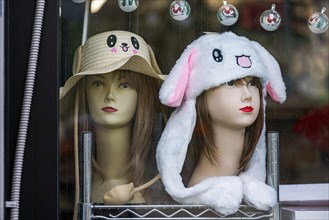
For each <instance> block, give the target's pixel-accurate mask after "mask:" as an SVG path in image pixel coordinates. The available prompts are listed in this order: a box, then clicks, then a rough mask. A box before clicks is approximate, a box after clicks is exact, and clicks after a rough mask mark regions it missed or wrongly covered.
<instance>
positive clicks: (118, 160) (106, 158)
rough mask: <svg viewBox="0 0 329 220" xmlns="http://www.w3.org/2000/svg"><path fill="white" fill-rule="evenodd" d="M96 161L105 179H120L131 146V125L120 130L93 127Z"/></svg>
mask: <svg viewBox="0 0 329 220" xmlns="http://www.w3.org/2000/svg"><path fill="white" fill-rule="evenodd" d="M95 134H96V161H97V164H98V166H99V168H100V169H101V170H102V172H103V173H105V179H117V178H120V177H122V171H123V169H124V168H125V166H126V165H127V163H128V160H129V152H130V145H131V125H127V126H125V127H120V128H109V127H105V126H101V125H96V126H95Z"/></svg>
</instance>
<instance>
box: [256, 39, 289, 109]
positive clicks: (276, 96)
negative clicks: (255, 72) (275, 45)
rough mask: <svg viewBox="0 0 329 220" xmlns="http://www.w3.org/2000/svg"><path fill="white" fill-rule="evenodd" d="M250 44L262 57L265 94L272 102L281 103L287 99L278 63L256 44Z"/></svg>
mask: <svg viewBox="0 0 329 220" xmlns="http://www.w3.org/2000/svg"><path fill="white" fill-rule="evenodd" d="M252 44H253V46H254V48H255V49H256V50H257V52H258V53H259V55H260V57H262V61H263V64H264V66H265V68H266V71H267V74H268V83H267V85H266V91H267V93H268V94H269V95H270V96H271V97H272V99H273V100H274V101H276V102H280V103H283V102H284V101H285V100H286V98H287V94H286V87H285V84H284V82H283V79H282V75H281V70H280V66H279V64H278V62H277V61H276V60H275V59H274V57H273V56H272V55H271V54H270V53H269V52H268V51H267V50H266V49H265V48H264V47H263V46H261V45H260V44H259V43H258V42H256V41H252Z"/></svg>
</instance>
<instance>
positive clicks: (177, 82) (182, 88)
mask: <svg viewBox="0 0 329 220" xmlns="http://www.w3.org/2000/svg"><path fill="white" fill-rule="evenodd" d="M196 54H197V51H196V49H195V48H191V49H190V48H187V49H186V50H185V51H184V52H183V54H182V55H181V57H180V58H179V59H178V60H177V62H176V64H175V66H174V67H173V68H172V70H171V71H170V73H169V75H168V77H167V79H166V80H165V82H164V83H163V85H162V87H161V89H160V94H159V96H160V100H161V102H162V103H163V104H165V105H167V106H170V107H177V106H180V105H181V103H182V100H183V98H184V95H185V92H186V88H187V85H188V83H189V78H190V77H189V76H190V74H191V71H192V66H193V63H194V60H195V57H196Z"/></svg>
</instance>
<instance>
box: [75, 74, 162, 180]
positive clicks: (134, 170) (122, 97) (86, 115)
mask: <svg viewBox="0 0 329 220" xmlns="http://www.w3.org/2000/svg"><path fill="white" fill-rule="evenodd" d="M145 85H147V86H145ZM159 85H160V80H157V79H154V78H151V77H149V76H145V75H143V74H139V73H136V72H132V71H126V70H117V71H114V72H112V73H106V74H97V75H92V76H87V77H84V78H83V79H82V80H81V81H80V82H79V89H78V91H77V92H79V91H80V92H79V96H80V98H79V100H80V102H79V103H80V107H79V124H80V126H79V127H80V129H81V131H82V130H92V131H94V130H95V126H105V127H108V128H120V126H127V125H129V126H130V128H131V136H130V150H129V156H128V161H129V163H128V164H127V165H126V167H124V168H123V169H122V174H124V175H125V177H127V179H128V181H131V182H134V184H135V185H139V184H141V183H142V182H143V179H144V177H143V175H141V174H143V173H145V170H146V167H147V163H148V162H149V161H150V159H151V158H148V157H149V156H150V151H151V146H152V138H154V134H153V133H152V132H150V131H155V129H156V128H155V127H156V124H157V121H158V120H159V117H158V116H159V113H160V112H161V111H162V110H161V105H160V102H159V100H158V98H157V91H158V89H159ZM111 92H112V93H111ZM111 103H114V104H111ZM109 106H111V107H113V108H115V109H116V110H117V111H116V112H110V113H109V112H106V111H112V110H113V109H110V110H107V109H103V108H104V107H109ZM102 109H103V110H102ZM112 113H114V114H112ZM117 113H118V114H117ZM111 114H112V115H111ZM115 114H117V115H115ZM153 144H154V143H153ZM95 145H96V149H95V150H96V151H97V142H96V143H95ZM95 161H96V164H95V165H96V167H95V168H96V171H98V172H100V174H102V170H101V169H99V167H98V166H97V158H95Z"/></svg>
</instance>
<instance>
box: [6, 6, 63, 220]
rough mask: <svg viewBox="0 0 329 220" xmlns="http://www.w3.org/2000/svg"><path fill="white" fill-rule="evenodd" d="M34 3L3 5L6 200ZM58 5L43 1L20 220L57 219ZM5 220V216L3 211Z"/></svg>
mask: <svg viewBox="0 0 329 220" xmlns="http://www.w3.org/2000/svg"><path fill="white" fill-rule="evenodd" d="M35 4H36V1H33V0H30V1H25V0H10V1H6V11H7V15H6V16H7V23H6V30H5V31H6V38H5V45H6V48H5V50H6V52H5V53H6V61H5V65H6V70H5V73H6V75H5V77H6V79H5V80H6V88H5V92H6V98H5V105H6V107H5V115H6V121H5V128H6V140H5V143H6V149H5V151H6V155H5V156H6V176H7V177H8V179H7V180H6V198H7V199H6V200H7V201H8V200H9V189H10V179H11V174H12V173H11V172H12V164H13V158H14V152H15V149H14V146H15V143H16V137H17V129H18V128H17V126H18V119H19V115H20V108H21V105H22V96H23V90H24V83H25V73H26V70H27V66H28V57H29V48H30V43H31V36H32V27H33V18H34V10H35ZM57 12H58V8H57V1H56V0H50V1H47V4H46V8H45V14H44V21H43V28H42V36H41V44H40V50H39V59H38V66H37V73H36V79H35V88H34V95H33V101H32V108H31V115H30V124H29V129H28V134H27V141H26V148H25V159H24V166H23V175H22V186H21V195H20V198H21V199H20V217H21V218H22V219H58V218H59V217H58V216H59V207H58V206H59V205H58V204H59V202H58V200H59V190H58V144H57V142H58V127H57V125H58V122H57V121H58V120H57V114H58V85H57V84H58V83H57V82H58V80H57ZM6 219H9V210H8V209H7V210H6Z"/></svg>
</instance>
